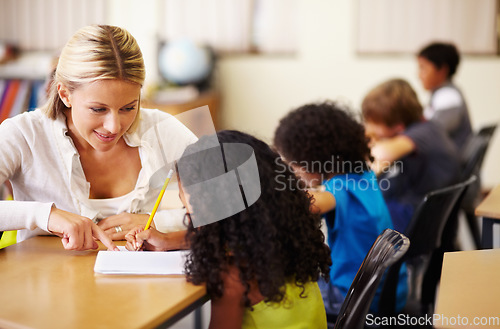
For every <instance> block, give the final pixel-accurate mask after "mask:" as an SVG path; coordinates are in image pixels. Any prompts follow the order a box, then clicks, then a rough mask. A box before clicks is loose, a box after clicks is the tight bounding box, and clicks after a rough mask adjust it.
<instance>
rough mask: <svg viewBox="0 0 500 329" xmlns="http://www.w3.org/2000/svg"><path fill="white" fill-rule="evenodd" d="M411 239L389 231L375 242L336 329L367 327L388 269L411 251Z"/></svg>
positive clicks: (341, 310)
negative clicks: (366, 320) (366, 324)
mask: <svg viewBox="0 0 500 329" xmlns="http://www.w3.org/2000/svg"><path fill="white" fill-rule="evenodd" d="M409 245H410V240H409V239H408V238H407V237H406V236H404V235H403V234H401V233H399V232H397V231H394V230H391V229H386V230H385V231H384V232H382V233H381V234H380V235H379V236H378V237H377V239H376V240H375V242H374V243H373V245H372V247H371V248H370V251H368V254H367V255H366V257H365V259H364V261H363V263H362V264H361V266H360V268H359V270H358V273H357V274H356V277H355V278H354V280H353V282H352V284H351V287H350V288H349V291H348V292H347V295H346V298H345V300H344V302H343V304H342V307H341V309H340V312H339V315H338V317H337V321H336V322H335V329H341V328H349V329H358V328H360V329H361V328H363V327H364V324H365V317H366V315H367V314H368V310H369V308H370V305H371V303H372V300H373V297H374V296H375V292H376V290H377V288H378V286H379V284H380V280H381V279H382V276H383V275H384V272H385V270H386V269H387V268H388V267H389V266H391V265H392V264H394V263H395V262H397V261H398V260H399V259H400V258H401V257H402V256H403V255H404V254H405V253H406V251H407V250H408V247H409Z"/></svg>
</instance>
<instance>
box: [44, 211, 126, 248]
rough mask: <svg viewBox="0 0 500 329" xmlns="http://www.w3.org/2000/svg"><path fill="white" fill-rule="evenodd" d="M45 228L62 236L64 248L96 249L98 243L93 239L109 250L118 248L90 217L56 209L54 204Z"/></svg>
mask: <svg viewBox="0 0 500 329" xmlns="http://www.w3.org/2000/svg"><path fill="white" fill-rule="evenodd" d="M47 229H48V230H49V232H51V233H54V234H56V235H58V236H60V237H61V238H62V244H63V246H64V248H65V249H69V250H87V249H97V248H99V245H98V244H97V242H96V241H95V239H98V240H100V241H101V242H102V243H103V244H104V245H105V246H106V247H107V248H108V249H109V250H118V248H117V247H116V245H115V244H114V243H113V241H111V238H109V237H108V236H107V235H106V233H104V231H103V230H101V229H100V228H99V227H98V226H97V225H96V224H95V223H94V222H93V221H92V220H91V219H89V218H86V217H83V216H79V215H75V214H73V213H70V212H67V211H64V210H61V209H57V208H56V207H54V206H53V207H52V210H51V212H50V216H49V221H48V224H47ZM94 238H95V239H94Z"/></svg>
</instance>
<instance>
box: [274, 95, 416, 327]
mask: <svg viewBox="0 0 500 329" xmlns="http://www.w3.org/2000/svg"><path fill="white" fill-rule="evenodd" d="M274 145H275V147H276V148H277V150H278V152H279V153H280V154H281V156H282V158H283V159H285V161H286V162H287V163H288V165H289V166H290V167H291V168H292V169H293V170H294V171H295V173H296V174H297V176H298V177H300V179H301V180H302V181H303V182H304V184H305V185H306V187H307V188H310V191H309V193H310V194H312V196H313V205H312V207H311V210H312V211H313V212H315V213H319V214H322V215H323V216H324V218H325V221H326V227H327V232H328V244H329V246H330V248H331V258H332V262H333V264H332V267H331V271H330V282H329V283H327V282H325V281H321V280H320V282H319V284H320V288H321V292H322V294H323V300H324V302H325V307H326V312H327V315H328V316H329V317H333V318H334V317H335V316H337V315H338V313H339V311H340V307H341V306H342V303H343V301H344V299H345V296H346V294H347V292H348V290H349V288H350V286H351V283H352V281H353V279H354V277H355V276H356V273H357V271H358V269H359V267H360V265H361V263H362V262H363V259H364V257H365V256H366V254H367V253H368V251H369V250H370V247H371V246H372V244H373V242H374V241H375V240H376V238H377V236H378V235H379V234H380V233H382V231H383V230H384V229H386V228H392V222H391V217H390V214H389V211H388V209H387V206H386V204H385V201H384V199H383V196H382V193H381V191H380V189H379V186H378V183H377V178H376V177H375V175H374V173H373V172H372V171H371V170H370V162H371V161H372V159H373V158H372V157H371V155H370V148H369V147H368V140H367V138H366V137H365V131H364V128H363V126H362V125H361V124H359V123H358V122H357V121H356V120H354V118H353V117H352V115H351V114H350V113H349V112H348V111H346V110H343V109H342V108H341V107H340V106H339V105H337V104H336V103H333V102H324V103H312V104H306V105H304V106H301V107H299V108H297V109H295V110H293V111H291V112H290V113H289V114H288V115H286V116H285V117H284V118H283V119H281V121H280V123H279V126H278V128H277V129H276V132H275V135H274ZM405 281H406V268H402V272H401V275H400V280H399V286H398V296H397V304H398V305H397V306H398V308H402V307H403V305H404V303H405V298H406V283H405ZM381 286H382V285H381ZM379 295H380V289H379V291H377V293H376V295H375V298H374V302H373V304H372V308H371V311H372V312H373V311H376V310H377V303H378V299H379Z"/></svg>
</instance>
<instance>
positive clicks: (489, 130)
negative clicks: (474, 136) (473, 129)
mask: <svg viewBox="0 0 500 329" xmlns="http://www.w3.org/2000/svg"><path fill="white" fill-rule="evenodd" d="M497 125H498V124H497V123H494V124H492V125H489V126H484V127H482V128H481V129H479V132H478V134H479V135H481V136H485V137H488V138H491V137H492V136H493V133H494V132H495V130H496V129H497Z"/></svg>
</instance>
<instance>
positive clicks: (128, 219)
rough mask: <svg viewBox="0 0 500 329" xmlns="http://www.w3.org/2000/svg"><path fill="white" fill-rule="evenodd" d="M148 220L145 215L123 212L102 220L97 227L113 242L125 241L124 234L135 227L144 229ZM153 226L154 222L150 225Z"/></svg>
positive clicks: (147, 216)
mask: <svg viewBox="0 0 500 329" xmlns="http://www.w3.org/2000/svg"><path fill="white" fill-rule="evenodd" d="M148 219H149V215H147V214H129V213H127V212H123V213H121V214H118V215H113V216H109V217H106V218H104V219H102V220H101V221H100V222H99V223H98V224H97V225H99V227H100V228H101V229H102V230H103V231H104V232H106V234H107V235H108V236H109V237H110V238H111V239H113V240H125V234H127V232H128V231H130V230H132V229H133V228H135V227H137V226H141V225H142V227H143V228H144V226H146V223H147V221H148ZM151 225H152V226H153V225H154V222H152V223H151Z"/></svg>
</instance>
